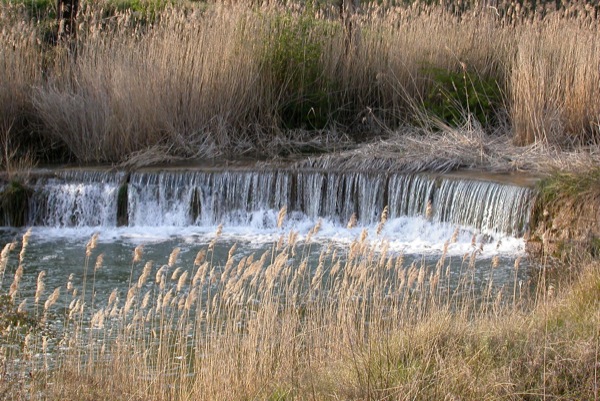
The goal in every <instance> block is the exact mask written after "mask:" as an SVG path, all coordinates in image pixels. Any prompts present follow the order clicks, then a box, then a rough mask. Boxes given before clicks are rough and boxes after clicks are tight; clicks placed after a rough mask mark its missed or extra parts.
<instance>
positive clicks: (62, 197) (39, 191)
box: [28, 171, 125, 227]
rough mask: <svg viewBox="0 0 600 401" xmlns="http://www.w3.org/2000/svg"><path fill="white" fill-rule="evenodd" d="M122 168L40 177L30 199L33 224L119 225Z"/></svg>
mask: <svg viewBox="0 0 600 401" xmlns="http://www.w3.org/2000/svg"><path fill="white" fill-rule="evenodd" d="M124 177H125V174H124V173H122V172H117V173H113V172H101V171H65V172H61V173H57V174H56V175H54V176H50V177H43V176H42V177H39V178H38V179H37V180H36V181H35V183H34V184H33V194H32V196H31V198H30V202H29V218H28V222H29V225H32V226H47V227H90V226H102V227H107V226H115V225H116V224H117V198H118V191H119V185H120V183H121V182H122V180H123V179H124Z"/></svg>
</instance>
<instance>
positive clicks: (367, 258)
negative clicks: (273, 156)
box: [0, 222, 600, 400]
mask: <svg viewBox="0 0 600 401" xmlns="http://www.w3.org/2000/svg"><path fill="white" fill-rule="evenodd" d="M384 223H385V222H382V224H384ZM317 229H318V228H315V230H317ZM365 237H366V236H365V235H362V236H361V237H360V238H357V239H356V241H355V242H354V243H352V244H351V245H350V246H349V247H348V249H346V250H344V252H341V251H340V250H336V249H335V248H333V247H329V248H324V249H323V251H322V253H321V256H320V257H319V260H318V262H317V265H316V266H310V265H309V264H307V259H305V255H308V250H309V247H310V243H307V244H300V243H296V238H295V234H294V233H291V234H290V235H289V236H287V237H282V240H281V241H280V242H279V244H273V249H272V250H271V251H267V252H265V253H264V254H262V255H254V256H252V257H244V258H239V257H236V256H235V249H234V248H232V249H231V250H230V252H229V259H228V260H227V261H226V262H225V264H224V265H223V266H220V265H215V264H213V263H212V259H213V255H212V253H213V252H214V247H215V246H219V245H218V244H217V240H218V237H217V238H215V240H214V241H213V243H211V244H210V245H209V246H208V247H207V248H205V249H202V250H201V251H200V252H199V254H198V257H197V258H196V260H195V262H194V266H181V265H180V264H179V263H178V261H177V256H178V249H176V250H174V251H173V253H172V254H171V255H170V256H169V257H168V263H167V264H165V265H164V266H162V267H161V266H160V264H156V265H152V264H149V263H144V258H143V251H142V249H141V248H139V249H136V252H135V254H134V259H133V262H132V269H133V271H135V276H134V279H133V280H132V284H131V286H130V288H129V290H128V291H127V292H126V293H125V292H115V293H114V296H113V295H111V296H110V297H109V298H108V301H107V302H103V303H100V302H98V301H96V302H94V295H93V294H94V291H93V288H94V281H95V271H96V270H97V269H101V268H102V260H100V261H98V259H96V258H97V256H96V255H95V252H96V251H95V249H94V247H95V245H96V242H95V241H94V239H92V240H91V241H90V243H89V244H88V246H87V248H86V255H88V256H87V259H86V265H85V269H84V270H85V271H86V272H87V280H84V282H83V283H84V284H83V285H84V287H81V288H80V287H77V286H72V285H67V287H66V288H67V290H66V292H65V291H64V289H63V291H62V295H61V296H62V297H63V301H62V302H66V303H65V305H68V304H69V302H70V305H69V306H68V307H66V308H65V309H64V310H63V311H56V312H53V311H52V309H53V307H51V306H48V305H49V301H46V302H45V305H44V307H42V306H41V302H40V307H39V308H36V310H37V311H38V312H37V313H38V314H39V315H40V316H42V318H44V317H45V316H46V314H47V313H59V314H62V313H64V314H65V327H66V330H65V334H64V335H58V336H57V335H55V336H54V337H53V336H52V335H50V336H47V337H45V338H44V337H40V336H36V335H29V336H28V337H27V338H26V339H25V342H24V346H23V348H22V349H14V348H12V349H11V348H5V349H4V351H3V352H4V355H3V357H4V359H3V360H4V362H3V363H4V369H5V370H4V371H5V374H4V376H3V377H2V380H1V381H0V389H1V390H4V394H11V396H10V397H9V398H12V399H48V400H54V399H57V400H58V399H61V400H62V399H80V400H103V399H105V400H110V399H133V400H145V399H153V400H175V399H207V400H221V399H230V400H238V399H240V400H241V399H244V400H247V399H265V400H267V399H268V400H283V399H300V400H303V399H313V400H315V399H356V400H359V399H360V400H364V399H372V400H376V399H377V400H383V399H390V398H392V399H400V400H403V399H406V400H408V399H411V400H415V399H416V400H429V399H463V400H481V399H507V400H509V399H510V400H513V399H544V398H561V397H562V398H568V399H593V398H594V397H595V396H597V395H598V394H597V370H598V366H599V365H598V361H599V359H598V355H599V354H598V353H599V351H600V343H599V333H598V327H600V326H599V324H600V314H599V313H598V311H599V310H600V309H599V308H598V305H599V303H600V274H599V272H600V270H599V269H600V267H599V266H598V264H597V263H587V264H586V265H585V266H584V267H582V268H581V273H580V275H579V276H578V278H577V279H576V280H575V281H574V282H573V283H569V284H565V285H564V286H563V285H559V283H558V282H555V281H553V282H551V281H547V280H546V277H545V271H543V270H542V271H539V276H540V277H539V278H538V279H537V292H536V293H535V297H533V298H530V297H529V295H528V294H529V292H528V291H527V290H526V289H525V287H520V286H517V284H516V283H515V286H514V288H498V287H494V285H493V281H491V282H488V283H486V284H485V285H484V287H483V288H479V287H478V285H476V284H475V282H474V281H473V269H474V267H473V263H474V261H475V259H476V258H477V252H476V249H477V246H475V247H474V252H473V254H466V255H465V257H464V258H463V266H462V268H461V269H460V275H459V278H458V279H456V278H451V276H449V273H448V272H449V269H448V267H447V266H448V263H449V260H448V258H446V255H442V257H441V259H440V260H439V262H438V263H437V265H436V266H428V265H426V264H420V263H413V264H411V265H410V266H408V265H406V264H405V263H404V262H403V257H402V256H401V255H390V254H387V252H385V249H384V250H383V253H379V252H375V251H374V249H372V248H371V247H370V246H368V245H367V242H365ZM25 245H26V243H24V247H25ZM22 252H25V251H22ZM95 260H96V262H94V261H95ZM495 265H496V264H495V262H494V260H492V261H491V262H490V267H489V269H490V274H492V272H493V269H494V268H495V267H494V266H495ZM519 268H523V267H522V266H520V265H519V263H518V262H516V264H515V271H514V273H515V275H516V274H517V271H518V269H519ZM531 273H532V274H534V273H536V272H535V270H534V271H532V272H531ZM490 277H491V276H490ZM43 279H44V278H43V277H42V278H41V279H40V280H42V281H43ZM451 279H452V280H458V284H457V286H456V287H454V288H453V289H451V288H450V287H449V286H448V285H447V284H448V281H449V280H451ZM86 282H87V284H86ZM86 286H87V287H89V288H87V289H86ZM90 288H91V291H90ZM16 291H17V300H19V301H20V299H19V298H18V289H17V290H16ZM42 291H43V288H42ZM50 292H51V291H50V289H48V290H47V292H46V293H44V294H42V295H43V296H42V297H41V300H42V301H43V300H44V299H51V298H52V295H48V294H50ZM86 293H87V294H88V295H87V296H88V297H87V300H88V302H86V303H83V302H82V298H83V297H84V294H86ZM59 302H60V301H59ZM46 306H47V307H46ZM84 315H87V316H91V315H93V318H92V319H91V320H90V319H85V318H83V316H84ZM57 347H58V348H57ZM59 350H61V351H59ZM19 361H20V362H19ZM15 383H18V384H19V385H20V387H17V386H16V385H15ZM10 386H13V387H10ZM14 388H17V390H16V391H14V392H12V393H8V392H7V391H8V390H11V391H13V390H14Z"/></svg>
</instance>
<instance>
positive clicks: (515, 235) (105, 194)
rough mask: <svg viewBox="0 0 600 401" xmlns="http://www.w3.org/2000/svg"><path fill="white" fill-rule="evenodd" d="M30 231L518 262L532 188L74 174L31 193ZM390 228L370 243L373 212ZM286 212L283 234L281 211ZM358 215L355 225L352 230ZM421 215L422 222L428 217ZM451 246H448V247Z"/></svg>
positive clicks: (311, 174)
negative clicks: (285, 242)
mask: <svg viewBox="0 0 600 401" xmlns="http://www.w3.org/2000/svg"><path fill="white" fill-rule="evenodd" d="M33 189H34V194H33V196H32V197H31V201H30V205H29V215H28V221H29V225H31V226H33V227H35V229H34V235H36V236H37V238H38V239H39V240H40V241H52V240H53V238H62V239H72V240H73V241H75V242H77V241H78V242H81V241H84V240H85V238H86V237H89V236H91V235H92V234H93V233H99V234H100V236H101V238H102V239H103V240H104V241H107V242H119V241H125V242H128V243H132V244H139V243H145V242H150V243H163V242H168V241H172V240H173V239H175V238H177V239H178V240H179V241H182V242H184V243H190V244H193V243H198V244H201V243H206V242H208V241H210V240H211V239H212V238H213V236H214V232H215V231H216V228H217V226H218V224H222V225H223V227H224V229H223V234H222V236H223V238H225V239H227V240H229V241H237V242H240V243H244V244H247V245H248V246H251V247H260V246H263V245H264V244H267V243H270V242H273V241H277V240H278V239H279V238H280V237H281V236H282V235H284V236H285V235H288V234H289V233H290V232H295V233H297V235H298V239H299V240H301V241H302V240H304V239H305V238H306V237H307V236H308V235H309V232H310V231H311V230H312V229H313V227H314V226H315V225H316V224H317V222H318V221H321V228H320V230H319V231H318V232H317V233H315V234H313V235H312V241H315V242H318V243H325V242H328V241H333V242H334V243H337V244H340V245H345V244H349V243H351V242H352V241H354V240H356V239H357V238H359V237H360V236H361V233H362V231H363V230H365V231H366V233H367V240H368V241H369V242H370V243H372V244H374V245H375V246H379V245H380V244H381V245H383V244H385V246H386V247H387V248H388V249H390V250H391V251H394V252H403V253H409V254H424V253H429V254H431V253H439V252H442V250H443V249H444V248H445V247H447V250H448V252H449V253H450V254H464V253H466V252H469V251H471V252H472V251H473V250H474V249H479V248H482V249H481V250H480V253H481V254H482V256H484V257H487V256H492V255H495V254H503V255H519V254H521V253H522V252H523V251H524V241H523V240H522V238H521V237H522V236H523V234H524V233H525V232H526V231H527V229H528V222H529V215H530V212H531V207H532V203H533V202H532V198H533V195H532V191H531V189H529V188H526V187H520V186H515V185H508V184H501V183H495V182H487V181H477V180H466V179H460V178H456V177H454V178H452V177H445V176H431V175H426V174H421V175H419V174H416V175H415V174H412V175H411V174H408V175H406V174H398V173H359V172H324V171H291V170H272V171H247V170H243V171H235V170H234V171H170V172H137V173H132V174H127V173H125V172H110V171H108V172H107V171H104V172H98V171H72V172H57V173H55V174H50V175H48V174H46V175H45V176H43V177H41V178H39V179H38V180H37V181H36V182H35V184H34V185H33ZM386 206H387V209H386V210H387V216H388V219H387V222H386V223H385V225H384V227H383V229H382V230H381V232H380V233H379V234H378V232H377V231H378V229H377V227H378V223H379V220H380V215H381V213H382V211H383V210H384V208H386ZM283 207H286V208H287V215H286V218H285V220H284V224H283V226H282V227H278V226H277V220H278V213H279V211H280V209H281V208H283ZM351 216H354V218H355V219H356V222H357V227H355V228H352V229H348V228H347V227H346V225H347V222H348V221H349V220H350V219H351ZM425 216H427V217H428V218H427V219H426V218H425ZM446 243H448V245H445V244H446Z"/></svg>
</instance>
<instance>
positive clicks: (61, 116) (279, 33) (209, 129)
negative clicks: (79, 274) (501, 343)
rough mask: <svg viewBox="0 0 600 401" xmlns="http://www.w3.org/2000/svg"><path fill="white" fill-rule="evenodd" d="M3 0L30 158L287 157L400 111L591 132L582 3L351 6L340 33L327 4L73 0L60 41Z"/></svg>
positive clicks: (1, 102)
mask: <svg viewBox="0 0 600 401" xmlns="http://www.w3.org/2000/svg"><path fill="white" fill-rule="evenodd" d="M13 3H14V4H13ZM16 3H18V2H17V1H15V2H10V1H9V2H5V3H2V5H1V6H0V7H1V9H0V20H1V21H0V22H1V24H2V26H4V27H6V28H5V29H4V30H3V32H2V35H3V40H2V41H0V46H1V49H0V50H1V51H0V63H1V64H2V67H3V68H1V69H0V87H2V91H1V92H0V93H1V94H0V123H1V125H2V126H1V127H0V129H1V130H2V134H3V135H4V136H9V137H10V138H11V139H10V140H11V141H12V142H11V143H19V144H23V146H24V149H25V145H27V146H28V147H30V148H33V149H34V150H37V151H38V156H40V157H45V158H50V159H54V160H56V159H57V157H60V156H62V157H66V158H71V159H74V160H77V161H82V162H124V161H128V162H129V164H131V165H135V164H144V163H152V162H158V161H162V160H169V159H172V158H177V157H215V156H219V155H228V156H239V155H241V154H254V155H256V154H259V155H272V154H279V155H286V154H289V153H294V152H310V151H315V150H318V151H323V150H325V151H329V150H334V149H336V150H337V149H339V148H340V147H345V146H349V145H350V144H352V143H354V142H355V141H363V140H366V139H369V138H371V137H374V136H380V135H387V134H389V132H392V131H396V130H398V129H399V131H398V132H400V133H402V132H403V129H402V127H405V126H407V125H408V126H418V127H422V128H425V132H431V131H440V130H441V131H445V130H446V128H449V129H454V128H460V127H463V126H464V125H465V124H466V125H468V126H472V125H473V124H478V125H481V126H482V127H483V129H484V130H485V131H486V132H487V133H488V134H495V135H497V134H498V133H502V134H503V135H505V136H507V137H508V136H510V137H511V138H512V140H513V142H514V143H515V144H518V145H525V144H531V143H537V144H547V145H552V146H555V145H558V146H560V147H562V148H563V149H569V148H571V147H572V146H574V145H582V144H583V145H589V144H590V143H592V144H594V145H595V144H596V143H597V139H598V133H599V118H598V115H599V113H600V103H599V102H600V101H599V100H598V99H600V96H598V95H599V93H598V92H599V91H600V86H599V84H598V82H600V76H599V75H600V72H599V70H598V68H597V66H598V63H599V62H600V59H599V57H600V56H599V54H600V52H598V51H597V50H598V49H597V43H599V38H598V34H599V31H598V29H597V27H598V26H599V24H598V21H597V10H596V8H597V7H594V6H592V5H589V4H587V3H585V2H583V3H582V2H572V3H569V2H563V3H564V4H563V5H562V6H561V8H560V9H557V10H555V9H553V8H551V7H550V6H549V5H545V4H543V3H542V4H538V5H537V6H536V7H533V6H531V7H530V6H526V5H525V6H523V7H521V5H520V4H519V3H514V4H509V3H503V2H499V4H498V7H497V8H494V7H488V8H481V7H478V6H474V5H471V6H468V3H465V7H464V8H461V9H458V8H457V7H458V6H457V7H454V6H452V5H446V6H442V5H440V6H431V5H426V4H423V3H421V4H415V5H414V6H412V7H402V6H397V7H396V6H394V7H392V6H377V5H372V4H365V5H364V6H363V8H362V10H361V12H360V13H358V14H357V15H356V16H355V21H354V23H353V26H354V27H355V32H354V36H353V39H352V41H351V44H352V46H350V47H348V43H349V42H348V37H347V33H346V31H345V30H344V29H343V27H342V23H341V22H340V20H339V17H338V14H337V10H336V9H335V8H330V7H329V6H325V5H323V6H320V7H317V6H304V5H295V4H288V5H287V6H285V7H283V6H278V5H267V4H266V3H265V4H264V5H261V6H257V5H252V4H244V3H241V4H237V5H225V4H219V3H217V4H210V5H193V4H192V3H182V2H179V3H175V5H174V6H164V4H163V5H162V6H161V7H158V8H157V7H152V8H151V9H149V10H146V11H144V9H142V10H137V9H135V8H132V9H127V8H125V9H122V8H120V7H117V8H115V7H114V5H112V3H111V2H108V1H100V2H82V8H81V10H80V14H79V29H78V36H77V43H76V44H75V45H74V46H75V47H74V49H75V50H74V49H71V50H69V49H67V48H62V47H60V46H59V47H54V46H53V45H52V35H51V27H49V25H48V22H47V20H46V19H44V18H40V17H39V14H38V17H37V18H33V19H31V18H29V17H27V15H28V14H27V13H26V12H25V8H24V7H23V6H19V5H15V4H16ZM144 4H146V3H145V2H141V3H140V7H142V6H143V5H144ZM136 7H137V6H136ZM142 8H143V7H142ZM32 133H35V134H36V135H40V136H41V138H42V139H41V142H40V139H39V138H38V139H36V141H37V142H36V141H32V140H31V139H27V138H29V137H30V135H31V134H32ZM36 138H37V137H36ZM15 141H16V142H15ZM5 143H7V142H6V140H5ZM57 147H62V148H61V149H62V155H61V154H60V153H54V154H48V149H54V148H57Z"/></svg>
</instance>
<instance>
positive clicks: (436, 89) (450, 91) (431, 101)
mask: <svg viewBox="0 0 600 401" xmlns="http://www.w3.org/2000/svg"><path fill="white" fill-rule="evenodd" d="M423 72H424V73H425V74H426V75H427V76H429V77H430V78H431V80H432V82H433V84H432V85H431V87H430V89H429V91H428V92H427V93H426V94H425V97H424V99H423V106H424V107H425V109H426V111H427V112H429V113H432V114H433V115H434V116H435V117H437V118H439V119H440V120H441V121H443V122H445V123H447V124H449V125H450V126H453V127H456V126H459V125H461V124H462V123H463V122H464V118H465V116H468V115H470V116H473V117H474V118H476V119H477V120H478V121H479V122H480V123H482V124H483V125H484V126H485V125H491V124H492V123H493V122H494V120H495V118H496V114H497V111H498V109H499V107H500V106H501V105H502V93H501V91H500V87H499V85H498V82H497V81H496V80H495V79H493V78H490V77H484V76H482V75H480V74H478V73H477V72H473V71H470V70H468V69H467V68H463V70H462V71H460V72H456V71H449V70H446V69H443V68H438V67H426V68H424V69H423Z"/></svg>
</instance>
